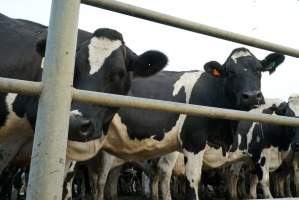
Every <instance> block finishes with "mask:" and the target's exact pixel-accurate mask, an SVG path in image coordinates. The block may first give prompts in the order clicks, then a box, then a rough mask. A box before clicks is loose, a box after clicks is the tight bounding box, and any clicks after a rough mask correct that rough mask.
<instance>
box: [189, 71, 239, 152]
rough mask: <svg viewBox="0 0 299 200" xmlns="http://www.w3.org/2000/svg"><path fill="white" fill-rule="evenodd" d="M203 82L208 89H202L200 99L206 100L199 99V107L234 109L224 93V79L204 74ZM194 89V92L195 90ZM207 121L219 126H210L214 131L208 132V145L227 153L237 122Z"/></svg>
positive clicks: (225, 120) (223, 120)
mask: <svg viewBox="0 0 299 200" xmlns="http://www.w3.org/2000/svg"><path fill="white" fill-rule="evenodd" d="M205 80H206V84H207V86H208V87H207V88H208V89H204V88H202V90H201V91H200V93H201V97H208V98H203V100H202V99H201V100H202V101H201V102H199V105H204V106H211V107H218V108H225V109H236V107H235V106H234V105H233V103H232V102H231V101H230V99H229V98H228V96H227V94H226V92H225V84H226V80H225V78H214V77H212V76H210V75H207V73H206V79H205ZM194 89H195V90H196V89H197V88H194ZM191 99H192V97H191ZM193 101H194V99H193ZM191 103H192V102H191ZM208 121H209V123H211V124H214V125H215V124H218V125H219V124H220V125H219V126H214V125H213V126H210V128H212V129H214V130H211V131H210V132H209V136H208V143H209V144H210V145H211V146H214V147H222V150H223V153H225V152H227V151H228V150H229V148H230V147H231V145H232V144H233V137H234V134H235V133H236V129H237V125H238V122H237V121H234V120H227V119H208Z"/></svg>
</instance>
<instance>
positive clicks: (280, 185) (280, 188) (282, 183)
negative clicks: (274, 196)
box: [277, 175, 285, 197]
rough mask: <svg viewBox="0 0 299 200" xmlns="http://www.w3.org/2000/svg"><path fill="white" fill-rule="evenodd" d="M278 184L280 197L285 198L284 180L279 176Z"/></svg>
mask: <svg viewBox="0 0 299 200" xmlns="http://www.w3.org/2000/svg"><path fill="white" fill-rule="evenodd" d="M277 184H278V197H285V194H284V180H283V178H282V177H280V176H279V175H278V179H277Z"/></svg>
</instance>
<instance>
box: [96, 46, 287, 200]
mask: <svg viewBox="0 0 299 200" xmlns="http://www.w3.org/2000/svg"><path fill="white" fill-rule="evenodd" d="M283 60H284V56H283V55H281V54H277V53H271V54H270V55H268V56H267V57H266V58H265V59H264V60H261V61H260V60H258V59H257V58H256V57H255V56H254V55H253V54H252V53H251V52H250V51H249V50H248V49H245V48H238V49H235V50H233V51H232V53H231V54H230V55H229V57H228V59H227V60H226V62H225V63H224V64H223V65H221V64H219V63H218V62H216V61H211V62H208V63H206V64H205V66H204V69H205V72H202V71H189V72H170V71H162V72H160V73H158V74H157V75H155V76H153V77H150V78H147V79H145V80H143V82H142V83H141V80H138V79H136V80H134V81H133V82H132V88H131V91H130V93H129V95H132V96H136V97H145V98H153V99H161V100H168V101H174V102H180V103H190V104H197V105H205V106H213V107H219V108H228V109H239V110H246V111H247V110H250V109H251V108H253V107H255V106H257V105H259V104H262V103H264V98H263V95H262V93H261V91H260V87H261V74H262V72H264V71H269V72H270V73H272V72H274V71H275V69H276V67H277V66H278V65H279V64H281V63H282V62H283ZM237 124H238V123H237V122H236V121H232V120H222V119H210V118H206V117H195V116H186V115H184V114H174V113H164V112H158V111H149V110H137V109H126V108H121V109H120V110H119V111H118V112H117V114H116V115H115V116H114V118H113V120H112V122H111V124H110V126H109V129H108V134H107V137H106V140H105V142H104V145H103V149H104V150H105V151H107V152H109V153H111V154H113V155H115V156H118V157H121V158H123V159H125V160H135V161H139V160H145V159H151V158H155V157H158V156H162V157H161V158H160V162H159V164H160V165H161V169H162V171H163V169H167V168H169V167H171V168H172V167H173V166H174V164H175V160H176V156H174V155H173V154H171V155H165V154H168V153H171V152H174V151H177V150H179V151H181V152H183V153H184V157H185V163H186V179H187V181H188V184H187V186H188V187H187V193H186V199H197V198H198V197H197V196H198V194H197V187H198V182H199V180H200V176H201V167H202V161H203V155H204V152H205V147H206V144H210V145H212V146H214V147H215V146H216V147H221V149H223V152H226V151H228V149H229V147H230V146H231V145H232V143H233V138H234V133H235V131H236V128H237ZM102 168H105V169H107V167H102ZM100 176H101V177H105V176H102V175H100ZM162 190H163V188H162ZM162 193H163V194H165V196H164V198H170V195H168V194H170V192H169V191H164V192H162Z"/></svg>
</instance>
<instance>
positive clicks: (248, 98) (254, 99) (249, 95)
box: [240, 90, 265, 109]
mask: <svg viewBox="0 0 299 200" xmlns="http://www.w3.org/2000/svg"><path fill="white" fill-rule="evenodd" d="M240 100H241V101H240V102H241V105H243V106H245V107H247V108H249V109H252V108H255V107H257V106H259V105H261V104H264V103H265V100H264V96H263V94H262V92H261V91H259V90H257V91H246V92H242V94H241V99H240Z"/></svg>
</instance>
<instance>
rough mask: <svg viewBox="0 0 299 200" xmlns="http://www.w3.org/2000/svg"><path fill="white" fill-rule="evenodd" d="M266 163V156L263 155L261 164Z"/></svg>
mask: <svg viewBox="0 0 299 200" xmlns="http://www.w3.org/2000/svg"><path fill="white" fill-rule="evenodd" d="M265 163H266V158H265V157H264V156H263V157H262V158H261V161H260V164H261V166H264V165H265Z"/></svg>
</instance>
